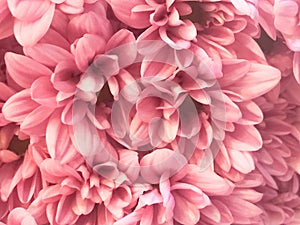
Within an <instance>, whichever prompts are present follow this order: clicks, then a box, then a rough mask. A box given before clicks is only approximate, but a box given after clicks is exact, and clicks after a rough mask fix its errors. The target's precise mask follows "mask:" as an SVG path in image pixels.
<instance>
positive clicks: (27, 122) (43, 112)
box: [21, 106, 54, 135]
mask: <svg viewBox="0 0 300 225" xmlns="http://www.w3.org/2000/svg"><path fill="white" fill-rule="evenodd" d="M53 111H54V109H51V108H48V107H46V106H39V107H37V108H36V109H34V110H33V111H32V112H30V113H29V114H28V115H27V116H26V118H25V119H24V120H23V122H22V124H21V129H22V130H23V131H25V132H26V133H28V134H33V133H35V134H36V135H43V134H45V131H46V123H47V122H48V121H47V119H48V118H49V116H50V115H51V114H52V113H53ZM38 126H39V127H38ZM36 127H38V128H37V131H38V132H37V131H36V132H34V131H33V130H36ZM41 128H42V129H43V132H41ZM39 132H41V133H39Z"/></svg>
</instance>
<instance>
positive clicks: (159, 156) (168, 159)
mask: <svg viewBox="0 0 300 225" xmlns="http://www.w3.org/2000/svg"><path fill="white" fill-rule="evenodd" d="M185 163H186V158H185V157H184V156H183V155H181V154H180V153H178V152H174V151H171V150H169V149H159V150H157V151H154V152H152V153H149V154H147V155H146V156H144V157H143V158H142V159H141V162H140V165H141V175H142V177H143V178H144V179H145V180H146V181H147V182H149V183H158V182H159V180H160V177H161V176H162V175H163V174H164V173H167V174H169V175H170V176H171V175H173V174H174V173H176V172H178V170H180V169H181V168H182V167H183V165H185Z"/></svg>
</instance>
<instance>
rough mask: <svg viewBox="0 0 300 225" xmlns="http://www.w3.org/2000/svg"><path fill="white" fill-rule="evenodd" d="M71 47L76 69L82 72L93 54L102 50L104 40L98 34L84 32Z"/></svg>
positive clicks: (91, 59)
mask: <svg viewBox="0 0 300 225" xmlns="http://www.w3.org/2000/svg"><path fill="white" fill-rule="evenodd" d="M71 48H72V53H73V54H74V56H75V62H76V65H77V67H78V69H79V70H80V71H82V72H84V71H86V69H87V68H88V66H89V64H90V63H91V62H92V61H93V59H94V57H95V55H96V54H97V53H103V52H104V48H105V40H104V39H103V38H102V37H100V36H98V35H94V34H85V35H84V36H83V37H82V38H80V39H79V40H78V41H76V42H75V44H73V45H72V47H71Z"/></svg>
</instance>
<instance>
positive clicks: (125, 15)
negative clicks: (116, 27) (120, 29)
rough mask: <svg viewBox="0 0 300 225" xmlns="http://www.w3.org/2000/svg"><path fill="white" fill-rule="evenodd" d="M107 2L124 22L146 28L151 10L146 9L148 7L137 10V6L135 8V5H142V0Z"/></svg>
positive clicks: (112, 0) (114, 0)
mask: <svg viewBox="0 0 300 225" xmlns="http://www.w3.org/2000/svg"><path fill="white" fill-rule="evenodd" d="M109 4H110V6H111V7H112V9H113V11H114V13H115V15H116V17H117V18H118V19H119V20H121V21H122V22H124V23H125V24H127V25H129V26H131V27H134V28H146V27H148V26H149V25H150V22H149V17H150V14H151V11H149V10H148V7H147V8H143V10H139V9H138V8H136V9H135V7H137V6H141V5H144V4H145V2H144V0H137V1H134V2H133V1H130V0H126V1H122V2H120V1H118V0H111V1H110V2H109ZM145 9H146V10H145Z"/></svg>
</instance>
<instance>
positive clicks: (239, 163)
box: [229, 149, 255, 174]
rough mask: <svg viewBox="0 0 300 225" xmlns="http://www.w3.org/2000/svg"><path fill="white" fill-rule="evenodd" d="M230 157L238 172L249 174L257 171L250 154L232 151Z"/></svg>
mask: <svg viewBox="0 0 300 225" xmlns="http://www.w3.org/2000/svg"><path fill="white" fill-rule="evenodd" d="M229 156H230V158H231V164H232V166H233V167H234V168H235V169H236V170H238V171H240V172H242V173H244V174H247V173H250V172H251V171H252V170H254V169H255V165H254V160H253V158H252V156H251V155H250V154H249V153H248V152H241V151H237V150H234V149H230V150H229Z"/></svg>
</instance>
